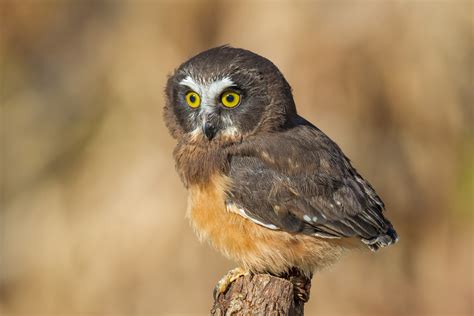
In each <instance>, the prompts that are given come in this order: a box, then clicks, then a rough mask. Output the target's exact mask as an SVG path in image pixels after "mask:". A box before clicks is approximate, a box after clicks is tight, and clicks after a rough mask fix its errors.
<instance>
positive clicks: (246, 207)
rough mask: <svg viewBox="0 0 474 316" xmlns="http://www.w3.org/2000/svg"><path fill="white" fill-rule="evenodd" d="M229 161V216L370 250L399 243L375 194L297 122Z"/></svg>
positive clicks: (316, 133) (334, 149)
mask: <svg viewBox="0 0 474 316" xmlns="http://www.w3.org/2000/svg"><path fill="white" fill-rule="evenodd" d="M230 157H231V158H230V171H229V177H230V180H231V186H230V188H229V189H228V191H227V201H226V203H227V209H228V210H229V211H232V212H236V213H238V214H240V215H241V216H244V217H246V218H248V219H250V220H252V221H254V222H255V223H257V224H259V225H262V226H264V227H267V228H269V229H277V230H283V231H287V232H289V233H302V234H307V235H314V236H318V237H322V238H343V237H359V238H360V239H361V240H362V241H363V242H364V243H366V244H367V245H368V246H369V248H370V249H372V250H377V249H378V248H379V247H383V246H387V245H390V244H392V243H394V242H396V241H397V239H398V237H397V234H396V232H395V230H394V229H393V227H392V224H391V223H390V222H389V221H388V220H387V219H386V218H385V217H384V216H383V214H382V212H383V209H384V204H383V202H382V200H381V199H380V198H379V196H378V195H377V194H376V193H375V191H374V189H373V188H372V187H371V186H370V184H369V183H368V182H367V181H365V180H364V179H363V178H362V177H361V176H360V175H359V174H358V173H357V171H356V170H355V169H354V168H353V167H352V166H351V164H350V162H349V159H348V158H347V157H345V156H344V154H343V153H342V151H341V150H340V148H339V147H338V146H337V145H336V144H335V143H334V142H333V141H331V140H330V139H329V138H328V137H327V136H326V135H325V134H324V133H323V132H321V131H320V130H319V129H317V128H316V127H314V126H313V125H311V124H310V123H308V122H306V121H304V120H303V119H302V118H299V119H298V123H297V124H295V125H294V126H293V127H291V128H289V129H288V130H285V131H282V132H279V133H268V134H265V135H260V136H259V137H254V139H253V140H251V141H249V142H248V143H245V144H242V145H241V147H240V148H239V149H238V150H237V151H236V152H234V153H233V154H232V155H231V156H230Z"/></svg>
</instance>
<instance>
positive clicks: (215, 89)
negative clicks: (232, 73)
mask: <svg viewBox="0 0 474 316" xmlns="http://www.w3.org/2000/svg"><path fill="white" fill-rule="evenodd" d="M179 84H180V85H182V86H186V87H188V88H190V89H192V90H193V91H194V92H197V93H198V94H199V96H200V97H201V106H202V107H203V108H205V107H209V106H215V105H216V100H217V99H218V98H219V96H220V95H221V93H222V92H223V91H224V90H225V89H227V88H229V87H231V86H234V85H235V84H234V82H233V81H232V80H230V78H229V77H224V78H222V79H219V80H216V81H212V82H209V83H199V82H197V81H195V80H194V79H193V78H192V77H191V76H187V77H186V78H184V79H183V80H181V82H180V83H179Z"/></svg>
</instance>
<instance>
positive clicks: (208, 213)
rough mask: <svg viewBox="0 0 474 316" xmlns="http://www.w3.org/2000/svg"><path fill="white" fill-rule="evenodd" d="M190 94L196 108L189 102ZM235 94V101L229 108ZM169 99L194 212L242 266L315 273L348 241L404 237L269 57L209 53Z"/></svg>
mask: <svg viewBox="0 0 474 316" xmlns="http://www.w3.org/2000/svg"><path fill="white" fill-rule="evenodd" d="M190 92H193V93H197V95H199V97H200V104H199V105H198V106H197V107H195V106H194V105H193V106H191V104H189V101H186V100H187V99H186V98H188V96H189V93H190ZM227 92H232V93H233V95H234V96H236V97H238V99H237V100H240V102H239V104H238V105H237V106H235V107H232V108H230V107H226V106H225V104H226V100H225V99H224V97H225V95H227V94H226V93H227ZM166 97H167V103H166V106H165V112H164V116H165V121H166V123H167V126H168V128H169V130H170V132H171V134H172V135H173V137H175V138H176V139H177V140H178V144H177V146H176V149H175V151H174V157H175V160H176V167H177V170H178V173H179V175H180V177H181V179H182V180H183V183H184V184H185V186H186V187H187V188H188V191H189V205H188V206H189V210H188V217H189V218H190V220H191V222H192V224H193V227H194V228H195V230H196V232H197V234H198V235H199V237H200V238H201V239H202V240H207V241H209V242H210V243H211V244H212V245H213V246H214V247H215V248H217V249H218V250H220V251H221V252H222V253H223V254H224V255H226V256H227V257H229V258H231V259H234V260H236V261H237V262H238V263H239V264H241V265H242V266H243V267H245V268H247V269H249V270H251V271H254V272H270V273H273V274H277V275H281V274H284V273H287V272H288V271H290V270H292V269H294V268H296V269H298V270H300V271H301V272H303V273H305V274H306V275H311V273H312V272H313V271H314V270H316V269H319V268H322V267H324V266H326V265H327V264H329V263H332V262H334V261H335V260H336V259H337V257H338V256H339V255H340V254H341V253H342V252H343V251H344V250H345V249H347V248H352V247H356V246H357V245H363V244H366V245H367V246H368V247H369V248H370V249H372V250H377V249H378V248H379V247H383V246H387V245H390V244H392V243H394V242H395V241H396V240H397V235H396V232H395V230H394V229H393V227H392V225H391V223H390V222H389V221H388V220H387V219H386V218H385V217H384V216H383V214H382V212H383V209H384V205H383V202H382V201H381V199H380V198H379V197H378V195H377V194H376V192H375V191H374V189H373V188H372V187H371V186H370V184H369V183H368V182H367V181H365V180H364V179H363V178H362V177H361V176H360V175H359V174H358V173H357V171H356V170H355V169H354V168H353V167H352V165H351V164H350V162H349V159H347V157H346V156H345V155H344V154H343V153H342V151H341V149H340V148H339V147H338V146H337V145H336V144H335V143H334V142H333V141H331V140H330V139H329V138H328V137H327V136H326V135H325V134H324V133H323V132H321V131H320V130H319V129H318V128H316V127H315V126H313V125H312V124H311V123H309V122H307V121H306V120H305V119H303V118H302V117H300V116H298V114H297V112H296V108H295V104H294V101H293V97H292V93H291V88H290V86H289V84H288V83H287V82H286V80H285V79H284V77H283V75H282V74H281V73H280V71H279V70H278V69H277V68H276V67H275V66H274V65H273V64H272V63H271V62H270V61H269V60H267V59H265V58H263V57H261V56H258V55H256V54H254V53H252V52H249V51H246V50H242V49H236V48H231V47H228V46H224V47H218V48H214V49H211V50H208V51H205V52H203V53H201V54H199V55H197V56H195V57H193V58H191V59H190V60H188V61H187V62H185V63H183V64H182V65H181V66H180V67H179V68H178V69H177V70H176V71H175V73H174V74H173V75H172V76H171V77H170V78H169V79H168V83H167V87H166ZM236 97H232V98H231V99H229V100H231V101H232V100H235V99H234V98H236ZM187 102H188V103H187ZM359 240H361V241H363V243H360V241H359Z"/></svg>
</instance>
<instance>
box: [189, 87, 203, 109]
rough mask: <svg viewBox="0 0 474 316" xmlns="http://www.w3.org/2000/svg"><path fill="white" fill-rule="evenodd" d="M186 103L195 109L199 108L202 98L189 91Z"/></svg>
mask: <svg viewBox="0 0 474 316" xmlns="http://www.w3.org/2000/svg"><path fill="white" fill-rule="evenodd" d="M186 102H187V103H188V105H189V106H190V107H192V108H193V109H195V108H197V107H199V105H201V97H200V96H199V94H197V93H196V92H194V91H189V92H188V93H186Z"/></svg>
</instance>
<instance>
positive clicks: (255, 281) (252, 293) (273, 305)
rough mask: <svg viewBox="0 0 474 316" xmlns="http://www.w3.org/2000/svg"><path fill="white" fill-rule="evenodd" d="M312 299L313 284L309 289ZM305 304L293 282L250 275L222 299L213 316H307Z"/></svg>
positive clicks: (241, 279)
mask: <svg viewBox="0 0 474 316" xmlns="http://www.w3.org/2000/svg"><path fill="white" fill-rule="evenodd" d="M306 287H307V290H308V296H309V287H310V283H309V284H307V285H306ZM304 303H305V301H304V300H301V299H299V298H298V297H297V295H296V291H295V286H294V285H293V283H292V282H291V281H290V280H287V279H283V278H279V277H275V276H272V275H269V274H253V275H246V276H243V277H240V278H238V279H237V280H235V281H234V282H233V283H232V284H231V285H230V286H229V288H228V289H227V291H226V292H225V293H221V294H219V295H218V297H217V298H216V300H215V302H214V306H213V307H212V309H211V315H213V316H230V315H298V316H299V315H303V314H304Z"/></svg>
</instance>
